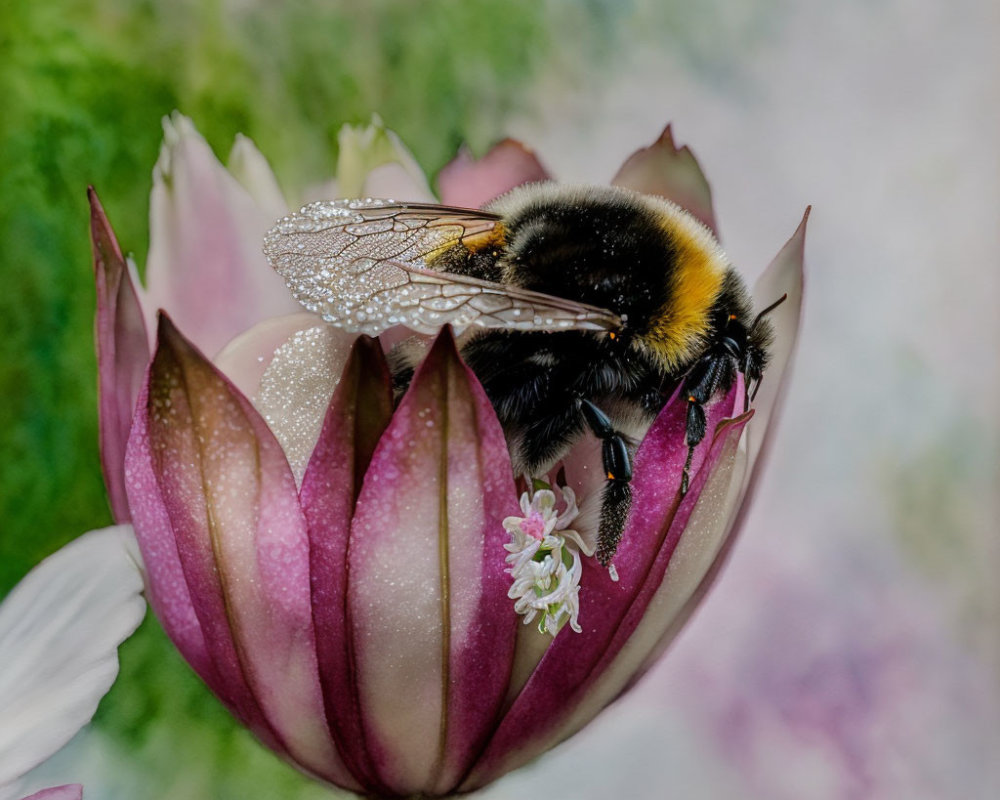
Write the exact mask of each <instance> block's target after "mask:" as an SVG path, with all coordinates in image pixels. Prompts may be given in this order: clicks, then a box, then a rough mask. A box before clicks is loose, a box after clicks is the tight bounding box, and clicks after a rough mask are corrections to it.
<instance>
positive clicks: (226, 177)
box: [146, 114, 301, 354]
mask: <svg viewBox="0 0 1000 800" xmlns="http://www.w3.org/2000/svg"><path fill="white" fill-rule="evenodd" d="M163 129H164V143H163V147H162V148H161V150H160V158H159V160H158V161H157V163H156V167H155V169H154V170H153V192H152V195H151V197H150V249H149V258H148V261H147V264H146V280H147V285H148V287H149V289H148V293H147V295H148V305H149V308H148V309H147V314H152V313H153V312H154V311H155V310H156V309H158V308H162V309H165V310H166V311H167V312H169V313H170V315H171V316H172V317H173V318H174V319H176V320H177V324H178V325H180V326H181V327H182V328H183V329H184V330H186V331H188V335H189V336H190V337H191V339H192V341H194V342H195V343H196V344H197V346H198V347H199V348H200V349H201V350H203V351H204V352H207V353H212V354H214V353H217V352H218V351H219V350H220V349H221V348H222V347H223V346H224V345H225V344H226V343H227V342H229V340H230V339H232V338H233V337H234V336H236V335H237V334H238V333H241V332H242V331H245V330H248V329H249V328H251V327H253V326H254V325H256V324H257V323H258V322H261V321H262V320H265V319H267V318H269V317H277V316H282V315H284V314H291V313H294V312H296V311H299V310H301V308H300V307H299V305H298V304H297V303H296V302H295V301H294V300H293V298H292V296H291V294H290V293H289V292H288V290H287V289H286V288H285V285H284V282H283V281H282V280H281V278H280V276H278V275H277V273H275V272H274V270H272V269H271V267H270V266H269V265H268V263H267V260H266V259H265V258H264V255H263V253H262V252H261V242H262V241H263V238H264V234H265V233H266V232H267V230H268V229H269V228H270V226H271V225H272V224H273V223H274V219H275V218H274V217H273V216H272V214H271V212H270V211H269V210H265V209H263V208H261V207H260V206H259V205H258V204H257V203H256V201H255V200H254V198H253V197H252V196H251V194H250V193H249V192H248V191H247V190H246V189H245V188H244V187H243V186H242V185H241V184H240V183H239V181H237V180H236V179H235V178H234V177H233V176H232V175H230V174H229V173H228V172H227V171H226V169H225V168H224V167H223V166H222V164H220V163H219V161H218V159H216V157H215V155H214V154H213V153H212V150H211V148H210V147H209V146H208V143H207V142H206V141H205V140H204V139H203V138H202V137H201V136H200V135H199V134H198V132H197V131H196V130H195V129H194V126H193V125H192V124H191V121H190V120H188V119H187V118H185V117H182V116H181V115H179V114H174V115H173V116H172V117H171V118H170V119H167V120H164V125H163Z"/></svg>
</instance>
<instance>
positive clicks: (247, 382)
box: [212, 312, 316, 397]
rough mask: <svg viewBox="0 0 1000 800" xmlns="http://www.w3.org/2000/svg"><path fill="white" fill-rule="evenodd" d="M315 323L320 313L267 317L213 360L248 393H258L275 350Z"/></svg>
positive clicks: (254, 395) (253, 394)
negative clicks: (317, 314) (316, 314)
mask: <svg viewBox="0 0 1000 800" xmlns="http://www.w3.org/2000/svg"><path fill="white" fill-rule="evenodd" d="M315 327H316V316H315V315H314V314H308V313H306V312H302V313H299V314H287V315H285V316H284V317H274V318H273V319H266V320H264V321H263V322H259V323H257V324H256V325H254V326H253V327H252V328H251V329H250V330H248V331H244V332H243V333H241V334H240V335H239V336H237V337H236V338H235V339H233V340H232V341H230V342H229V344H227V345H226V346H225V347H223V348H222V350H220V351H219V354H218V355H217V356H216V357H215V358H213V359H212V362H213V363H214V364H215V366H216V367H218V369H219V372H221V373H222V374H223V375H225V376H226V377H227V378H229V380H231V381H232V382H233V384H234V385H235V386H236V388H237V389H239V390H240V391H241V392H242V393H243V394H244V395H246V396H247V397H256V396H257V392H258V391H259V390H260V380H261V378H262V377H263V376H264V372H265V371H266V370H267V368H268V367H269V366H270V365H271V360H272V359H273V358H274V353H275V351H276V350H277V349H278V348H279V347H281V345H283V344H284V343H285V342H287V341H288V340H289V339H291V338H292V337H293V336H294V335H295V334H296V333H298V332H299V331H304V330H308V329H309V328H315Z"/></svg>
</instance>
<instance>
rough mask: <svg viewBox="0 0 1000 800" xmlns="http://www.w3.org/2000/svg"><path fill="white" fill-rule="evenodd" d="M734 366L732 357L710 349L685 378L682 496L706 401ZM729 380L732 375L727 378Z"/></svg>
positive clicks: (698, 441)
mask: <svg viewBox="0 0 1000 800" xmlns="http://www.w3.org/2000/svg"><path fill="white" fill-rule="evenodd" d="M735 368H736V364H735V361H734V360H733V359H732V357H731V356H729V355H728V354H725V353H710V354H708V355H706V356H705V357H704V358H702V360H701V361H700V362H699V363H698V365H697V366H696V367H695V368H694V369H693V370H692V371H691V373H690V374H689V375H688V378H687V380H686V381H685V382H684V391H685V392H686V393H687V404H688V405H687V421H686V424H685V434H684V439H685V442H686V443H687V447H688V451H687V458H686V459H685V461H684V470H683V472H682V473H681V496H682V497H683V496H684V495H685V494H687V490H688V487H689V486H690V483H691V462H692V460H693V459H694V449H695V448H696V447H697V446H698V445H699V444H701V441H702V439H704V438H705V434H706V432H707V421H706V419H705V403H707V402H708V401H709V400H710V399H711V398H712V396H713V395H714V394H715V392H716V390H717V389H718V388H719V387H720V386H722V385H724V384H726V382H727V377H726V376H727V370H728V374H729V375H730V376H731V375H732V374H734V370H735ZM728 380H729V382H730V383H731V378H730V379H728Z"/></svg>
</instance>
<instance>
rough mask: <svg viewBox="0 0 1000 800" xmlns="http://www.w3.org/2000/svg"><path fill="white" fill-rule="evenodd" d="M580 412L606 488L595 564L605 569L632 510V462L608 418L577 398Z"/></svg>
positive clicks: (585, 401) (619, 435)
mask: <svg viewBox="0 0 1000 800" xmlns="http://www.w3.org/2000/svg"><path fill="white" fill-rule="evenodd" d="M578 403H579V406H580V411H581V412H582V413H583V418H584V419H585V420H586V422H587V426H588V427H589V428H590V430H591V431H593V433H594V436H596V437H597V438H598V439H600V440H601V458H602V463H603V464H604V474H605V476H606V477H607V484H606V485H605V487H604V496H603V498H602V500H601V524H600V526H599V528H598V531H597V560H598V561H600V562H601V565H602V566H605V567H606V566H608V565H609V564H610V563H611V559H612V558H614V556H615V552H616V551H617V550H618V543H619V542H621V539H622V533H623V532H624V530H625V523H626V522H627V521H628V513H629V510H630V509H631V507H632V489H631V487H630V485H629V482H630V481H631V480H632V459H631V457H630V456H629V453H628V447H627V446H626V445H625V439H624V438H623V437H622V435H621V434H620V433H619V432H618V431H616V430H615V428H614V426H613V425H612V424H611V420H610V419H608V415H607V414H605V413H604V412H603V411H601V409H599V408H598V407H597V406H595V405H594V404H593V403H592V402H590V401H589V400H587V399H585V398H582V397H581V398H578Z"/></svg>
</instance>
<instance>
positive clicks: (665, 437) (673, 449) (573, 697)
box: [462, 387, 742, 791]
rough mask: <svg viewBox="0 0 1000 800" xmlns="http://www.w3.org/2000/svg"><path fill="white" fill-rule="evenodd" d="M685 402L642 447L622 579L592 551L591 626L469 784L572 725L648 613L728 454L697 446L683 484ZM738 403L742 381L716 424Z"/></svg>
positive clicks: (587, 603)
mask: <svg viewBox="0 0 1000 800" xmlns="http://www.w3.org/2000/svg"><path fill="white" fill-rule="evenodd" d="M686 405H687V404H686V403H684V402H683V401H682V400H678V399H675V401H674V402H671V403H670V404H668V405H667V406H666V407H665V408H664V410H663V411H662V412H661V413H660V415H659V416H658V417H657V419H656V421H655V422H654V423H653V426H652V427H651V428H650V431H649V433H648V434H647V436H646V438H645V440H643V442H642V444H641V445H640V447H639V451H638V452H637V453H636V458H635V478H634V479H633V482H632V484H633V494H634V500H633V507H632V513H631V515H630V518H629V522H628V525H627V527H626V530H625V534H624V536H623V538H622V543H621V545H620V547H619V549H618V553H617V554H616V556H615V559H614V564H615V566H616V568H617V570H618V573H619V576H620V579H619V581H618V582H613V581H612V580H611V578H610V577H609V575H608V573H607V571H606V570H604V569H603V568H601V567H600V566H599V565H598V564H597V563H596V562H594V561H593V560H592V559H588V560H587V561H585V563H584V573H583V577H582V578H581V581H580V585H581V587H582V588H581V592H580V614H579V622H580V625H581V626H582V627H583V632H582V633H581V634H573V633H572V632H571V631H570V632H568V633H567V632H566V631H564V632H562V633H560V635H559V636H557V637H556V638H555V640H554V641H553V642H552V644H551V645H550V646H549V648H548V650H546V651H545V654H544V655H543V656H542V658H541V660H540V661H539V663H538V666H537V667H536V668H535V670H534V672H533V673H532V674H531V677H530V678H529V679H528V681H527V683H526V684H525V687H524V689H523V690H522V692H521V693H520V695H519V696H518V697H517V698H516V699H515V700H514V702H513V704H512V705H511V706H510V708H509V709H508V710H507V712H506V714H505V716H504V718H503V719H502V721H501V722H500V724H499V726H498V728H497V731H496V734H495V735H494V736H493V738H492V739H491V740H490V742H489V745H488V746H487V747H486V749H485V750H484V752H483V755H482V757H481V758H480V760H479V761H478V762H477V764H476V768H475V770H474V771H473V772H472V773H471V775H470V776H469V778H468V779H467V780H466V781H465V782H464V783H463V785H462V790H463V791H466V790H471V789H473V788H476V787H478V786H482V785H484V783H486V782H488V781H489V780H492V779H493V778H495V777H498V776H499V775H501V774H503V773H504V772H507V771H509V770H510V769H513V768H515V767H516V766H519V765H521V764H523V763H526V762H527V761H528V760H530V759H531V758H532V757H534V756H535V755H537V754H538V753H539V752H542V751H543V750H544V749H547V748H548V747H551V746H553V745H554V744H556V743H557V742H558V741H561V740H562V739H563V738H565V736H567V735H569V734H568V733H567V731H569V730H570V728H569V727H568V726H569V724H570V722H571V721H573V720H574V717H573V712H574V710H575V708H576V707H577V706H578V705H580V704H581V703H582V702H584V701H585V699H586V696H587V693H588V692H589V691H590V688H591V687H592V686H594V685H595V684H596V683H597V681H598V680H600V678H601V676H602V675H603V674H604V673H605V671H606V670H607V668H608V666H609V665H610V664H611V663H612V662H613V660H614V659H615V657H616V656H617V655H618V654H619V652H620V651H621V650H622V648H623V647H624V646H625V644H626V643H627V641H628V637H629V635H630V634H631V633H632V632H633V631H634V630H635V629H636V627H637V626H638V624H639V622H640V621H641V620H642V618H643V615H644V614H645V613H646V611H647V609H648V607H649V603H650V601H651V598H652V597H653V594H654V593H655V590H656V589H657V588H658V587H659V586H660V585H661V584H662V582H663V576H664V574H665V572H666V569H667V567H668V566H669V564H670V561H671V558H672V556H673V554H674V552H675V549H676V546H677V543H678V541H679V540H680V537H681V534H682V533H683V531H684V529H685V525H686V523H687V520H688V518H689V517H690V515H691V512H692V511H693V509H694V506H695V503H697V501H698V499H699V497H700V496H701V493H702V490H703V488H704V485H705V483H706V481H707V479H708V477H709V475H711V473H712V472H713V471H714V469H715V468H716V465H717V464H718V463H719V460H720V458H721V455H722V453H721V450H720V446H719V443H718V440H716V441H715V442H713V443H712V444H711V446H703V447H699V448H697V449H696V450H695V455H694V460H693V462H692V478H691V486H690V488H689V490H688V492H687V494H686V495H684V497H683V498H681V497H680V496H679V492H678V490H679V486H680V476H681V470H682V467H683V465H684V461H685V458H686V456H687V446H686V444H685V442H684V427H685V423H686ZM738 405H742V389H741V388H740V387H735V388H734V389H733V390H731V391H730V393H729V394H728V395H727V396H726V397H725V398H723V399H722V400H720V401H719V402H717V403H715V404H713V405H712V406H710V407H709V408H708V409H707V412H708V413H707V417H708V426H709V430H715V429H716V428H717V426H718V425H719V424H720V423H721V422H722V420H723V419H724V418H726V417H730V416H732V414H733V413H734V411H735V410H737V407H738ZM518 656H519V657H521V654H520V653H519V654H518ZM515 669H519V667H517V666H516V667H515ZM611 699H613V697H611V698H605V702H610V700H611ZM594 713H596V712H594Z"/></svg>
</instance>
